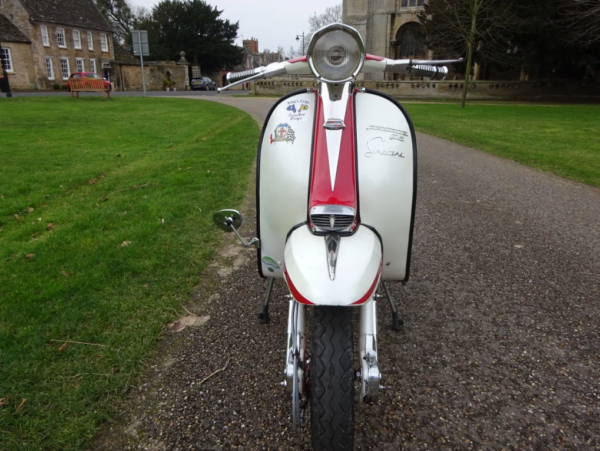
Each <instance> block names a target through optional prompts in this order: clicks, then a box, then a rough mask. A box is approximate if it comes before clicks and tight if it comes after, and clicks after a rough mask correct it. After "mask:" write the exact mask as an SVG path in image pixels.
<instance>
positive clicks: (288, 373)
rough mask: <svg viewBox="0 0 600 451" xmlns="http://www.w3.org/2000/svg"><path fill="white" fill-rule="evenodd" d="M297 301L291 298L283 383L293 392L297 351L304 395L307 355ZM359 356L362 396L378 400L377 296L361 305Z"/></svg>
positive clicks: (300, 389) (302, 309) (303, 322)
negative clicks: (295, 344)
mask: <svg viewBox="0 0 600 451" xmlns="http://www.w3.org/2000/svg"><path fill="white" fill-rule="evenodd" d="M294 303H296V301H294V300H291V301H290V305H289V309H288V312H289V313H288V332H287V352H286V364H285V370H284V374H285V380H284V383H283V385H284V386H285V389H286V393H287V394H288V395H291V394H292V389H293V380H294V355H296V354H297V355H298V357H299V359H298V360H299V364H298V365H297V368H298V369H297V371H298V381H299V382H300V384H299V391H300V394H301V395H304V394H305V393H306V387H305V384H304V380H305V378H304V370H305V366H304V364H305V358H306V333H305V330H304V329H305V319H304V305H303V304H300V303H296V309H297V311H296V312H294ZM348 308H352V307H348ZM294 316H295V321H294ZM294 331H295V333H296V337H297V340H296V343H297V346H298V347H299V348H298V349H294V339H293V333H294ZM359 356H360V363H361V366H360V370H359V371H358V372H357V376H358V379H359V380H360V383H361V390H360V395H361V396H360V399H361V400H362V401H376V400H377V398H378V397H379V388H380V382H381V373H380V372H379V362H378V359H377V301H375V299H374V298H371V300H369V301H368V302H367V303H365V304H363V305H362V306H361V307H360V336H359Z"/></svg>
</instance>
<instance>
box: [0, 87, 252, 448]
mask: <svg viewBox="0 0 600 451" xmlns="http://www.w3.org/2000/svg"><path fill="white" fill-rule="evenodd" d="M0 117H1V118H2V120H1V121H0V449H2V450H13V449H15V450H16V449H45V450H66V449H81V448H85V447H86V445H87V444H89V440H90V438H91V437H93V435H94V433H95V431H96V428H97V426H98V425H99V424H100V423H101V422H102V421H105V420H106V419H108V418H109V417H110V416H111V414H112V413H114V412H115V411H116V410H117V409H118V406H119V402H120V400H121V399H122V398H123V396H125V395H126V393H127V391H128V388H129V387H131V385H132V384H134V383H135V381H136V377H138V375H139V374H140V370H141V367H142V365H143V362H144V361H145V360H146V359H148V357H150V356H151V354H152V352H153V350H154V349H155V345H156V342H157V340H158V338H159V335H160V333H161V331H162V330H163V328H164V325H165V324H166V323H167V322H169V321H170V320H172V319H174V318H176V317H177V316H178V315H181V314H182V313H183V310H182V309H181V307H180V305H181V304H182V303H184V302H186V300H188V298H189V294H190V292H191V291H192V289H193V287H194V285H195V284H196V283H197V282H198V281H199V277H200V273H201V272H202V270H203V268H204V267H205V266H206V265H207V263H208V262H209V261H210V259H211V257H212V254H213V249H214V248H215V245H216V244H217V243H218V242H219V240H220V237H222V232H221V231H219V230H217V229H216V228H215V227H213V225H212V214H213V212H214V211H216V210H219V209H221V208H225V207H235V206H236V205H239V204H240V203H241V200H242V198H243V195H244V192H245V188H246V183H247V180H248V174H249V170H250V167H251V164H252V161H253V158H254V156H255V151H256V142H257V140H258V127H257V126H256V123H255V122H254V120H253V119H252V118H251V117H250V116H248V115H246V114H244V113H242V112H240V111H239V110H236V109H234V108H231V107H228V106H224V105H219V104H217V103H213V102H200V101H195V100H179V99H152V98H147V99H146V98H119V97H116V98H114V99H113V100H111V101H103V100H102V98H101V97H100V98H99V97H84V98H81V99H80V100H72V99H69V98H13V99H1V100H0ZM55 340H57V341H55ZM67 340H74V341H80V342H86V343H93V344H97V346H96V345H89V344H65V343H66V341H67Z"/></svg>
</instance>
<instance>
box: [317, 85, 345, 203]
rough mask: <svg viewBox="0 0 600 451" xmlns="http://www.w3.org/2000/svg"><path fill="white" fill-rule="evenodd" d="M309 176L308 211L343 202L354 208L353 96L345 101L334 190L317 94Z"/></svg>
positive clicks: (321, 103)
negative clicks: (310, 173)
mask: <svg viewBox="0 0 600 451" xmlns="http://www.w3.org/2000/svg"><path fill="white" fill-rule="evenodd" d="M316 114H317V119H316V120H317V122H316V130H315V141H314V154H313V165H312V176H311V183H310V199H309V206H308V208H309V210H310V209H311V208H312V207H315V206H317V205H343V206H346V207H352V208H354V209H356V208H357V194H356V152H355V145H356V144H355V142H354V95H353V94H352V95H351V96H350V98H349V100H348V107H347V109H346V117H345V118H344V123H345V125H346V128H344V129H343V130H342V141H341V146H340V157H339V160H338V167H337V174H336V180H335V185H334V189H333V191H332V189H331V176H330V172H329V157H328V153H327V137H326V131H327V130H326V129H325V128H324V127H323V124H324V123H325V116H324V114H323V102H322V100H321V97H320V96H319V100H318V107H317V113H316Z"/></svg>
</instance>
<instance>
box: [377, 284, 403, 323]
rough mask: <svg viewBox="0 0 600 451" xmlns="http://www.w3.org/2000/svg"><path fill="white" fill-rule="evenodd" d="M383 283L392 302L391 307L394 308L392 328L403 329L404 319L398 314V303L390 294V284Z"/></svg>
mask: <svg viewBox="0 0 600 451" xmlns="http://www.w3.org/2000/svg"><path fill="white" fill-rule="evenodd" d="M381 285H383V289H384V291H385V295H386V297H387V298H388V301H389V302H390V308H391V309H392V329H393V330H403V329H404V320H403V319H402V318H400V315H398V310H397V309H396V304H394V299H393V298H392V295H391V294H390V290H389V289H388V286H387V284H386V283H385V282H382V283H381Z"/></svg>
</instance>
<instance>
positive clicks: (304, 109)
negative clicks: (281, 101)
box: [287, 99, 310, 121]
mask: <svg viewBox="0 0 600 451" xmlns="http://www.w3.org/2000/svg"><path fill="white" fill-rule="evenodd" d="M308 110H310V101H309V100H305V99H294V100H290V101H288V103H287V111H289V113H288V119H289V120H290V121H304V120H306V119H308Z"/></svg>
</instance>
